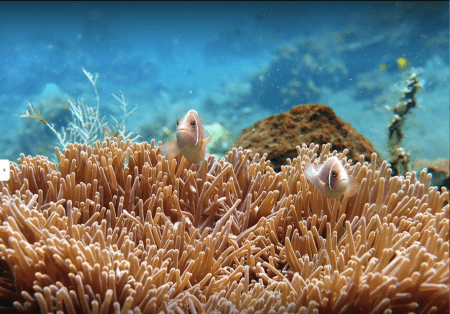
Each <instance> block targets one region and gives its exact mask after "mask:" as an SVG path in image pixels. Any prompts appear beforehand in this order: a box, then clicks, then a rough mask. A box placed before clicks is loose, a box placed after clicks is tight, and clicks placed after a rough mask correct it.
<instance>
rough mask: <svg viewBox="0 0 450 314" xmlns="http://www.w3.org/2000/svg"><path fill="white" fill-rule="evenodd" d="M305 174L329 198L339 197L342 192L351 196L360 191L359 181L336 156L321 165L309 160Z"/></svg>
mask: <svg viewBox="0 0 450 314" xmlns="http://www.w3.org/2000/svg"><path fill="white" fill-rule="evenodd" d="M304 174H305V177H306V179H308V181H310V182H311V183H312V184H314V185H315V186H316V188H317V190H319V192H320V193H321V194H323V195H325V196H326V197H329V198H337V197H339V196H341V195H342V194H344V195H347V196H348V197H350V196H353V195H355V193H356V192H357V191H358V187H359V183H358V182H357V181H356V179H355V178H354V177H353V176H351V175H349V174H348V173H347V171H346V170H345V168H344V166H343V165H342V163H341V161H340V160H339V159H338V158H337V157H335V156H333V157H329V158H328V159H327V160H326V161H325V163H323V164H321V165H314V164H312V163H310V162H307V163H306V164H305V172H304Z"/></svg>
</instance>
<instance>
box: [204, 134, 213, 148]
mask: <svg viewBox="0 0 450 314" xmlns="http://www.w3.org/2000/svg"><path fill="white" fill-rule="evenodd" d="M211 139H212V135H210V136H208V137H205V138H204V139H202V143H203V144H204V145H205V147H206V145H208V143H209V141H210V140H211Z"/></svg>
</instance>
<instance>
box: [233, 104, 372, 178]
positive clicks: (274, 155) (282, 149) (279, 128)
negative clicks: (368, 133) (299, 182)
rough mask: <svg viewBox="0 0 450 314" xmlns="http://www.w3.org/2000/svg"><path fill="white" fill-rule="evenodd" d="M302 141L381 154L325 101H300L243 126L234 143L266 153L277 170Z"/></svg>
mask: <svg viewBox="0 0 450 314" xmlns="http://www.w3.org/2000/svg"><path fill="white" fill-rule="evenodd" d="M302 143H308V144H309V143H315V144H326V143H331V149H333V150H337V151H343V150H344V149H346V148H347V149H348V150H349V153H348V157H349V158H352V159H358V157H359V155H363V156H364V158H365V159H366V160H370V156H371V154H372V153H374V152H375V153H376V154H377V155H378V156H380V154H379V153H378V152H377V151H376V150H375V148H374V147H373V145H372V144H371V143H370V142H369V141H368V140H367V139H366V138H365V137H364V136H362V135H361V134H359V133H358V131H356V130H355V129H354V128H353V127H352V126H351V125H350V124H348V123H347V122H343V121H342V120H341V119H339V117H337V116H336V114H335V113H334V111H333V109H331V108H330V107H327V106H323V105H319V104H316V105H300V106H297V107H294V108H292V109H291V110H290V111H289V112H286V113H281V114H278V115H273V116H270V117H267V118H266V119H264V120H261V121H259V122H257V123H255V124H254V125H252V126H250V127H248V128H246V129H244V130H243V131H242V133H241V134H240V135H239V137H238V139H237V141H236V143H235V146H236V147H239V146H242V147H243V148H249V149H251V150H252V152H253V153H259V154H261V155H262V154H263V153H267V159H269V160H270V162H271V165H272V167H273V168H274V170H275V171H280V170H281V165H284V164H286V159H287V158H291V159H292V158H295V157H296V156H297V150H296V146H297V145H302Z"/></svg>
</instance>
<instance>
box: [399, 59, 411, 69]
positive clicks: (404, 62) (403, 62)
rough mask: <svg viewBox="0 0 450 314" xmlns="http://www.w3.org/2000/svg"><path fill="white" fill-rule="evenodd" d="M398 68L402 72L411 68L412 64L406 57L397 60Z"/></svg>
mask: <svg viewBox="0 0 450 314" xmlns="http://www.w3.org/2000/svg"><path fill="white" fill-rule="evenodd" d="M397 66H398V69H399V70H400V71H405V70H406V69H408V68H409V67H410V66H411V63H410V62H409V61H408V59H406V58H405V57H401V58H398V59H397Z"/></svg>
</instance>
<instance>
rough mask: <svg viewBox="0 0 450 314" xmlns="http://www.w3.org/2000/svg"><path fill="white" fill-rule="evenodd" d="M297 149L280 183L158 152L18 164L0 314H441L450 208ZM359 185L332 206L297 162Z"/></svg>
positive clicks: (378, 174) (69, 153)
mask: <svg viewBox="0 0 450 314" xmlns="http://www.w3.org/2000/svg"><path fill="white" fill-rule="evenodd" d="M329 149H330V145H324V146H322V150H321V153H320V154H319V153H318V152H319V146H318V145H313V144H311V145H310V146H307V145H303V146H301V147H299V146H298V147H297V152H298V157H297V158H294V159H293V160H288V164H287V165H285V166H282V167H281V172H279V173H276V172H275V171H274V170H273V169H272V168H271V167H270V166H269V163H268V162H267V161H266V157H265V156H262V157H261V158H259V156H255V157H254V158H253V160H249V155H250V151H248V150H242V149H240V148H239V149H237V148H233V149H232V150H231V151H230V152H229V153H228V154H227V155H226V156H225V157H224V158H223V159H221V160H220V161H216V160H215V158H214V157H213V156H209V158H208V160H206V161H205V162H204V163H203V165H202V167H201V168H200V170H199V171H198V172H196V171H195V170H196V169H195V166H196V165H191V164H190V163H189V162H188V161H186V160H185V159H184V157H181V156H179V157H177V158H174V159H171V160H168V159H167V158H166V157H164V156H162V155H161V154H160V147H159V146H156V145H155V142H154V141H153V142H152V143H151V144H149V143H146V142H144V143H140V144H138V143H133V142H131V141H130V140H127V141H124V140H123V137H122V138H121V139H117V138H115V139H114V140H108V139H107V140H106V141H104V142H103V143H100V142H96V143H95V144H94V146H93V148H92V147H90V146H87V145H82V144H77V143H76V144H73V145H68V147H67V149H64V151H63V152H60V151H59V150H58V149H57V156H58V165H55V164H54V163H52V162H50V161H49V160H48V159H47V158H46V157H43V156H36V157H25V156H24V155H21V157H20V159H19V161H18V165H16V164H15V163H12V166H11V171H10V173H11V179H10V180H9V181H8V182H3V183H0V188H1V193H0V196H1V207H0V221H1V226H0V261H1V262H0V273H1V276H0V299H1V302H2V305H3V310H13V309H14V310H16V311H19V312H28V313H29V312H33V311H34V312H41V313H47V312H58V311H60V312H67V313H79V312H84V313H131V312H134V313H156V312H161V311H162V312H164V313H213V312H214V311H216V313H218V312H222V313H241V312H245V313H256V312H259V313H309V312H311V313H319V312H324V313H344V312H351V313H357V312H364V313H366V312H368V309H370V311H371V312H370V313H391V312H395V313H403V312H404V313H407V312H411V311H414V312H421V313H432V312H439V313H441V312H443V311H446V312H448V310H449V303H448V300H449V218H448V217H449V205H448V199H449V195H448V192H447V191H446V190H445V188H442V190H441V191H438V190H437V188H436V187H433V186H429V182H430V175H427V174H426V172H425V171H422V172H421V173H420V175H419V178H418V179H416V176H415V173H414V172H411V173H408V174H407V175H406V176H405V177H398V176H391V169H390V168H389V165H388V164H387V163H386V162H384V161H383V162H379V161H378V160H377V157H376V154H373V155H372V160H371V162H370V163H369V162H364V159H363V158H362V157H361V158H360V159H359V161H357V162H356V163H353V162H352V161H350V160H347V158H346V157H345V155H346V153H347V151H346V150H345V151H344V152H342V153H337V152H332V153H330V152H329ZM329 156H337V157H338V158H339V159H341V160H342V161H343V164H344V165H345V168H346V169H347V170H348V171H349V173H351V174H352V175H353V176H355V178H356V179H357V180H358V181H359V182H360V188H359V191H358V192H357V194H356V195H355V196H353V197H351V198H348V197H347V196H341V197H340V198H336V199H327V198H326V197H324V196H322V195H321V194H320V193H319V192H318V191H317V190H316V189H315V187H314V186H313V185H312V184H309V183H308V181H307V180H306V179H305V176H304V174H303V165H304V163H305V162H310V161H315V160H317V161H318V162H323V161H324V160H326V159H327V158H328V157H329Z"/></svg>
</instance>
